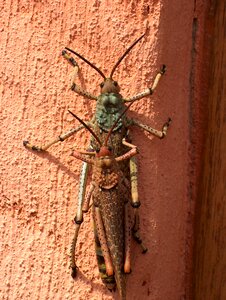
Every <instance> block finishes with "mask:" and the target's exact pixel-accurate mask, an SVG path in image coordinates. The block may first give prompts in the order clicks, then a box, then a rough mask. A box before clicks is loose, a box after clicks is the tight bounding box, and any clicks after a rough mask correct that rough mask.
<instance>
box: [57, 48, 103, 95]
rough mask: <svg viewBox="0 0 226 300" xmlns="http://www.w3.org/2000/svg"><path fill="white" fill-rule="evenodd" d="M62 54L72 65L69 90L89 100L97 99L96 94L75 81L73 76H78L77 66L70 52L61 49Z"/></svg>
mask: <svg viewBox="0 0 226 300" xmlns="http://www.w3.org/2000/svg"><path fill="white" fill-rule="evenodd" d="M62 55H63V57H64V58H65V59H66V60H67V61H68V62H69V63H70V64H71V65H72V66H73V67H74V69H73V71H72V74H71V90H72V91H74V92H76V93H77V94H79V95H82V96H84V97H85V98H88V99H91V100H97V97H96V96H94V95H93V94H91V93H89V92H87V91H86V90H84V89H83V88H82V87H81V86H79V85H77V84H76V83H75V78H76V77H77V76H78V71H79V67H78V64H77V62H76V61H75V60H74V58H73V57H71V56H70V54H69V53H68V52H67V51H66V50H63V51H62Z"/></svg>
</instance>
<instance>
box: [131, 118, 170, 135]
mask: <svg viewBox="0 0 226 300" xmlns="http://www.w3.org/2000/svg"><path fill="white" fill-rule="evenodd" d="M171 122H172V120H171V119H170V118H169V119H168V121H167V122H166V123H164V124H163V126H162V130H156V129H154V128H152V127H150V126H147V125H144V124H142V123H140V122H139V121H137V120H134V119H132V120H130V125H136V126H138V127H140V128H142V129H144V130H145V131H147V132H149V133H151V134H153V135H154V136H156V137H158V138H160V139H163V138H164V137H165V136H166V133H167V130H168V128H169V126H170V123H171Z"/></svg>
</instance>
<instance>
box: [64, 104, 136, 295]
mask: <svg viewBox="0 0 226 300" xmlns="http://www.w3.org/2000/svg"><path fill="white" fill-rule="evenodd" d="M131 104H132V103H131ZM127 109H128V108H127ZM127 109H126V110H127ZM126 110H125V111H126ZM125 111H124V112H125ZM69 112H70V113H71V114H72V115H73V116H74V117H75V118H76V119H78V120H79V121H80V122H81V123H82V124H83V125H84V126H85V127H86V128H87V129H88V130H89V131H90V132H91V134H92V135H93V137H94V138H95V139H96V141H97V142H98V144H99V146H100V148H99V149H98V150H97V151H95V152H86V151H76V150H75V151H73V153H72V156H74V157H76V158H77V159H80V160H82V161H83V162H86V163H88V164H90V165H92V169H93V172H92V183H91V186H92V190H91V192H90V193H89V196H88V198H87V199H86V206H87V207H89V203H90V198H91V196H92V200H93V219H94V224H95V228H96V231H97V235H98V238H99V242H100V246H101V250H102V253H103V258H104V262H105V269H106V274H107V276H108V278H112V277H113V276H114V278H115V280H116V285H117V288H118V291H119V294H120V298H121V299H122V300H125V299H126V280H125V274H126V273H130V241H131V238H130V231H131V228H130V222H129V208H128V205H129V204H128V203H129V201H130V194H129V190H128V186H127V179H126V177H125V175H124V173H123V172H122V171H121V169H120V166H119V162H120V161H124V160H127V159H129V158H131V157H133V156H134V155H136V154H137V153H138V150H137V147H136V146H135V145H132V144H130V143H128V142H127V141H126V140H125V139H123V140H122V143H123V144H124V145H125V146H127V147H129V148H131V149H130V150H129V151H128V152H126V153H125V154H123V155H121V156H119V157H115V155H114V153H113V151H112V148H111V147H110V146H109V145H108V140H109V137H110V135H111V133H112V131H113V128H114V127H115V126H116V124H117V122H118V121H116V122H115V123H114V125H113V127H112V128H111V129H110V131H109V132H108V135H107V137H106V139H105V141H104V143H102V142H101V141H100V139H99V138H98V136H97V135H96V134H95V132H93V131H92V130H91V129H90V128H89V127H88V126H87V125H86V124H85V123H84V122H83V121H82V120H81V119H80V118H78V117H77V116H76V115H75V114H73V113H72V112H71V111H69ZM118 120H119V119H118ZM85 154H86V156H85ZM87 155H88V156H90V157H89V158H87ZM87 210H88V209H86V210H85V211H87ZM76 225H77V228H79V225H78V224H76ZM76 239H77V237H76ZM108 287H109V286H108Z"/></svg>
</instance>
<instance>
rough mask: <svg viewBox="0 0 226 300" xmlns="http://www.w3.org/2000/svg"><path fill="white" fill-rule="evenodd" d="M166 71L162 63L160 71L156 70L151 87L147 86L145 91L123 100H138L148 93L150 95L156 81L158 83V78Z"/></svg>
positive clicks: (155, 85)
mask: <svg viewBox="0 0 226 300" xmlns="http://www.w3.org/2000/svg"><path fill="white" fill-rule="evenodd" d="M165 72H166V66H165V65H163V66H162V68H161V69H160V71H159V72H158V74H157V75H156V77H155V79H154V83H153V84H152V87H151V88H147V89H146V90H145V91H143V92H141V93H139V94H137V95H135V96H133V97H130V98H128V99H125V100H124V101H125V102H133V101H136V100H140V99H142V98H144V97H146V96H149V95H152V94H153V93H154V90H155V89H156V87H157V85H158V83H159V80H160V78H161V77H162V75H163V74H164V73H165Z"/></svg>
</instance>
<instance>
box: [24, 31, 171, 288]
mask: <svg viewBox="0 0 226 300" xmlns="http://www.w3.org/2000/svg"><path fill="white" fill-rule="evenodd" d="M144 36H145V34H143V35H142V36H140V37H139V38H138V39H137V40H135V42H133V44H132V45H131V46H130V47H129V48H128V49H127V50H126V51H125V52H124V54H123V55H122V56H121V57H120V58H119V59H118V61H117V62H116V64H115V65H114V66H113V68H112V70H111V72H110V75H109V76H108V77H107V76H105V75H104V73H103V72H102V71H101V70H100V69H99V68H98V67H96V66H95V65H94V64H93V63H91V62H90V61H89V60H87V59H86V58H84V57H83V56H82V55H80V54H79V53H78V52H75V51H74V50H71V49H70V48H68V47H66V48H65V49H64V50H63V51H62V55H63V57H64V58H65V59H66V60H67V61H68V62H69V63H70V64H71V65H72V66H73V80H72V84H71V90H72V91H74V92H76V93H77V94H79V95H82V96H84V97H85V98H86V99H89V100H94V101H95V102H96V108H95V113H94V116H93V117H92V118H91V120H90V121H88V122H86V126H88V127H89V128H90V129H91V130H92V132H94V134H95V136H96V137H97V138H94V135H93V134H92V137H91V142H90V146H89V148H88V151H87V152H89V153H90V154H89V155H92V154H95V155H96V154H97V152H98V151H99V150H100V145H101V147H102V145H106V141H107V143H108V147H110V148H111V151H112V153H113V154H114V157H116V158H117V157H123V155H125V154H126V153H127V152H128V147H129V148H130V145H131V144H130V143H129V142H131V137H130V135H129V128H130V127H131V126H137V127H139V128H141V129H143V130H145V131H147V132H149V133H151V134H152V135H154V136H156V137H158V138H160V139H162V138H164V137H165V136H166V134H167V130H168V127H169V125H170V123H171V119H170V118H168V120H167V122H165V123H164V124H163V126H162V129H161V130H156V129H154V128H152V127H150V126H147V125H145V124H143V123H141V122H140V121H138V120H136V119H132V118H129V117H127V115H126V114H125V113H124V112H125V111H127V109H126V104H127V103H130V104H131V103H134V102H135V101H138V100H140V99H142V98H144V97H147V96H150V95H152V94H153V92H154V90H155V89H156V87H157V85H158V83H159V81H160V78H161V77H162V75H163V74H164V73H165V71H166V67H165V65H163V66H162V67H161V69H160V71H159V72H158V73H157V75H156V77H155V78H154V81H153V84H152V85H151V87H150V88H147V89H145V90H144V91H142V92H140V93H138V94H136V95H134V96H131V97H129V98H124V97H123V96H122V95H121V93H120V86H119V84H118V82H117V81H115V80H114V79H113V75H114V73H115V71H116V69H117V67H118V66H119V64H120V63H121V61H122V60H123V59H124V57H125V56H126V55H127V54H128V53H129V52H130V51H131V50H132V48H133V47H134V46H135V45H136V44H137V43H138V42H139V41H140V40H141V39H142V38H143V37H144ZM68 51H69V52H70V53H73V54H74V55H76V56H77V57H79V58H80V59H81V60H83V61H84V62H86V63H87V64H88V65H89V66H90V67H92V68H93V69H95V70H96V71H97V72H98V73H99V75H101V77H102V78H103V79H104V80H103V82H102V83H100V95H99V96H95V95H93V94H92V93H90V92H88V91H86V90H84V89H83V88H82V87H81V86H80V85H78V84H77V83H76V82H75V78H76V77H77V74H78V73H79V71H80V69H79V66H78V64H77V62H76V61H75V60H74V58H73V57H72V56H71V55H70V53H68ZM116 121H117V122H116ZM86 126H84V124H83V123H81V125H79V126H78V127H76V128H73V129H71V130H70V131H68V132H66V133H64V134H61V135H59V136H58V137H57V138H56V139H54V140H53V141H51V142H49V143H47V144H45V145H43V146H35V145H33V144H31V143H30V142H29V141H24V142H23V144H24V146H25V147H26V148H28V149H31V150H34V151H46V150H47V149H49V147H51V146H52V145H54V144H56V143H57V142H63V141H64V140H66V139H67V138H69V137H71V136H72V135H74V134H75V133H76V132H78V131H79V130H81V129H83V128H84V127H86ZM109 132H110V135H109ZM98 140H99V141H98ZM127 143H128V144H127ZM91 153H92V154H91ZM84 154H86V152H84ZM80 155H81V153H80ZM82 160H83V161H84V162H83V165H82V170H81V175H80V181H79V193H78V205H77V212H76V216H75V218H74V221H75V226H76V228H75V234H74V238H73V242H72V246H71V268H72V277H76V270H77V267H76V262H75V247H76V242H77V237H78V232H79V228H80V225H81V223H82V222H83V214H84V212H86V211H87V210H88V203H89V201H90V198H91V197H93V198H95V195H96V193H97V191H98V189H95V187H94V185H93V184H91V186H90V188H89V190H88V192H87V193H86V188H87V177H88V170H89V167H90V166H91V167H92V168H94V163H91V162H90V161H88V162H87V161H85V159H82ZM114 162H115V161H114ZM116 162H117V168H119V169H120V172H121V173H122V174H123V175H121V177H122V178H124V179H123V182H124V184H121V185H120V186H121V187H122V188H124V189H125V190H126V193H127V194H130V196H129V198H130V200H131V205H132V207H133V215H134V221H133V225H132V235H133V237H134V239H135V240H136V241H137V242H138V243H139V244H140V245H141V248H142V252H143V253H145V252H146V251H147V248H146V247H145V246H144V245H143V242H142V239H141V237H140V234H139V223H140V221H139V211H138V209H139V206H140V204H141V203H140V200H139V196H138V182H137V173H138V171H137V162H136V158H135V156H133V155H131V156H130V157H128V158H127V159H121V160H118V161H116ZM94 169H95V168H94ZM95 170H96V169H95ZM94 173H95V171H94ZM93 176H94V175H93ZM125 183H126V184H125ZM94 191H95V192H94ZM95 232H96V234H95V242H96V253H97V258H98V266H99V271H100V274H101V278H102V280H103V282H104V283H105V284H106V286H107V287H108V288H109V289H113V288H114V286H115V277H114V276H113V275H109V274H110V273H109V272H107V270H106V266H105V259H104V255H103V248H102V245H101V242H100V236H99V234H98V230H97V228H95ZM116 281H117V279H116Z"/></svg>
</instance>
